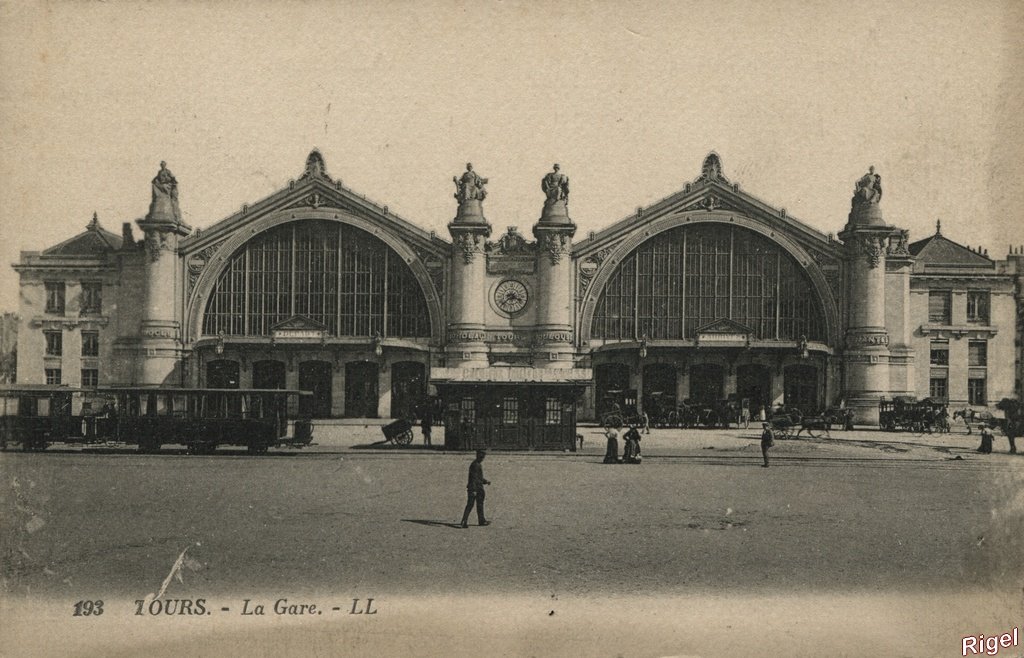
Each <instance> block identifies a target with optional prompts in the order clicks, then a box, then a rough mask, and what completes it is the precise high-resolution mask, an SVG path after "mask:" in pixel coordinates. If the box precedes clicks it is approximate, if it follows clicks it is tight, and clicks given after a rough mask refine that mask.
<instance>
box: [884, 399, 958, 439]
mask: <svg viewBox="0 0 1024 658" xmlns="http://www.w3.org/2000/svg"><path fill="white" fill-rule="evenodd" d="M878 426H879V429H881V430H884V431H889V432H895V431H899V430H905V431H911V432H932V431H948V430H949V418H948V415H947V411H946V405H945V403H944V402H941V401H938V400H932V399H931V398H925V399H923V400H920V401H919V400H918V399H917V398H915V397H912V396H896V397H894V398H893V399H892V400H886V399H885V398H882V399H881V400H879V402H878Z"/></svg>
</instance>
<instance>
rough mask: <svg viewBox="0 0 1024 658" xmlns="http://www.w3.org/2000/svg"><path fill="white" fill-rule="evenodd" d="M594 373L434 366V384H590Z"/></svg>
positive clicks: (431, 373)
mask: <svg viewBox="0 0 1024 658" xmlns="http://www.w3.org/2000/svg"><path fill="white" fill-rule="evenodd" d="M593 377H594V373H593V371H592V370H591V369H590V368H521V367H515V366H504V367H503V366H492V367H490V368H431V369H430V383H431V384H548V385H559V384H561V385H566V386H570V385H571V386H589V385H590V384H591V383H592V381H593Z"/></svg>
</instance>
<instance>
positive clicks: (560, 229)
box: [533, 165, 576, 368]
mask: <svg viewBox="0 0 1024 658" xmlns="http://www.w3.org/2000/svg"><path fill="white" fill-rule="evenodd" d="M541 189H542V190H543V191H544V193H545V195H546V199H545V201H544V209H543V210H542V211H541V216H540V219H539V220H537V223H536V224H534V226H533V235H534V237H536V238H537V286H538V289H539V290H538V295H537V297H538V300H537V316H536V317H537V321H536V326H537V339H536V345H537V353H538V357H539V358H537V359H536V360H535V361H534V364H535V365H536V366H539V367H546V368H572V367H573V331H572V296H571V294H570V293H571V291H572V255H571V252H572V238H573V235H575V234H576V225H575V224H574V223H573V222H572V220H571V219H569V205H568V198H569V178H568V177H567V176H565V175H564V174H561V173H559V166H558V165H555V166H554V171H553V172H551V173H549V174H547V175H546V176H545V177H544V179H543V180H542V181H541Z"/></svg>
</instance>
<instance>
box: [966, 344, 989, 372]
mask: <svg viewBox="0 0 1024 658" xmlns="http://www.w3.org/2000/svg"><path fill="white" fill-rule="evenodd" d="M967 365H968V366H986V365H988V343H987V342H985V341H983V340H972V341H970V342H968V343H967Z"/></svg>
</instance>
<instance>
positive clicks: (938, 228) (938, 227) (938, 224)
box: [935, 219, 942, 235]
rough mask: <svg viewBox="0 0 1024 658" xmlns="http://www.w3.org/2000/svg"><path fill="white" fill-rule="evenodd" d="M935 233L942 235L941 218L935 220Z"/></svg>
mask: <svg viewBox="0 0 1024 658" xmlns="http://www.w3.org/2000/svg"><path fill="white" fill-rule="evenodd" d="M935 235H942V220H941V219H936V220H935Z"/></svg>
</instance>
